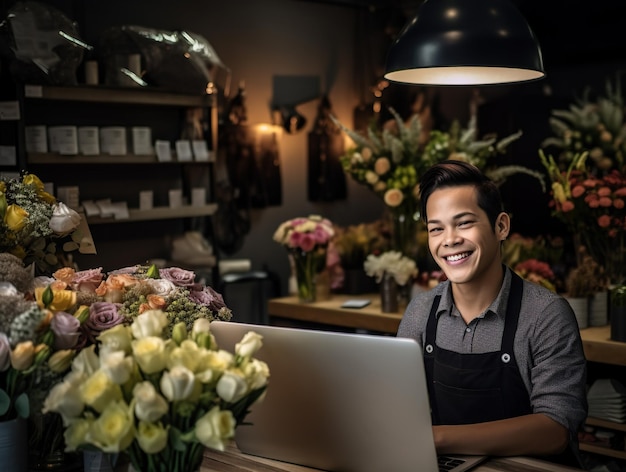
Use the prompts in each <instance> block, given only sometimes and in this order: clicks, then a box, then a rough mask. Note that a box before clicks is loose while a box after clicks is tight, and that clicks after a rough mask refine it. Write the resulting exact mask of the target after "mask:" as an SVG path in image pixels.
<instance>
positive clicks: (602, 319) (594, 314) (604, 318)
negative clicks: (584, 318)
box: [589, 291, 609, 326]
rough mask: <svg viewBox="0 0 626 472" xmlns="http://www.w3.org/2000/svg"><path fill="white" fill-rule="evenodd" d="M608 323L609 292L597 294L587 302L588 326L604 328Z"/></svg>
mask: <svg viewBox="0 0 626 472" xmlns="http://www.w3.org/2000/svg"><path fill="white" fill-rule="evenodd" d="M608 322H609V292H608V291H604V292H598V293H596V294H594V295H593V296H592V297H591V299H590V300H589V326H606V325H607V324H608Z"/></svg>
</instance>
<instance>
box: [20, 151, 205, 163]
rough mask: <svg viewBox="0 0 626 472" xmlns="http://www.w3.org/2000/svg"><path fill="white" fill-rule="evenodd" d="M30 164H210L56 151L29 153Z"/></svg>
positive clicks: (138, 156)
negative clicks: (65, 153)
mask: <svg viewBox="0 0 626 472" xmlns="http://www.w3.org/2000/svg"><path fill="white" fill-rule="evenodd" d="M26 159H27V161H28V163H29V164H37V165H59V164H61V165H74V164H164V165H171V164H177V165H189V164H209V163H211V162H213V160H208V161H177V160H176V158H175V156H172V160H171V161H159V160H158V159H157V157H156V154H147V155H136V154H126V155H124V156H111V155H108V154H98V155H94V156H84V155H82V154H77V155H74V156H70V155H61V154H56V153H29V154H27V156H26Z"/></svg>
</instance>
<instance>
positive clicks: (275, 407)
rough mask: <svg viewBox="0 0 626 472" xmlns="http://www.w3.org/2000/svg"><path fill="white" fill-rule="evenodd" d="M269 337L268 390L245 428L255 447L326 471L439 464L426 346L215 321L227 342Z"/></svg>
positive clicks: (251, 449) (240, 438)
mask: <svg viewBox="0 0 626 472" xmlns="http://www.w3.org/2000/svg"><path fill="white" fill-rule="evenodd" d="M250 330H252V331H255V332H257V333H259V334H261V335H262V336H263V347H262V348H261V350H260V351H258V352H257V354H256V355H255V356H256V357H258V358H259V359H262V360H264V361H265V362H267V363H268V365H269V368H270V383H269V386H268V389H267V393H266V397H265V398H264V400H263V401H262V402H261V403H257V404H255V405H253V407H252V412H251V413H250V414H249V415H248V417H247V418H246V422H249V423H252V424H251V425H242V426H239V427H238V428H237V433H236V442H237V445H238V447H239V449H240V450H241V451H242V452H244V453H247V454H253V455H257V456H262V457H267V458H271V459H277V460H281V461H285V462H291V463H294V464H300V465H306V466H309V467H316V468H320V469H323V470H333V471H346V472H370V471H371V472H380V471H383V470H384V471H387V470H389V471H394V472H403V471H407V472H409V471H410V472H434V471H437V470H438V468H437V457H436V453H435V447H434V443H433V438H432V427H431V419H430V406H429V402H428V393H427V388H426V381H425V374H424V364H423V361H422V353H421V349H420V347H419V345H418V344H417V343H416V342H415V341H414V340H410V339H401V338H395V337H385V336H374V335H362V334H346V333H336V332H327V331H315V330H304V329H294V328H282V327H274V326H260V325H249V324H243V323H234V322H219V321H214V322H213V323H212V324H211V331H212V333H213V334H214V336H215V338H216V340H217V343H218V345H219V346H220V347H221V348H224V349H228V350H232V349H233V347H234V344H235V343H236V342H238V341H239V340H240V339H241V338H242V337H243V335H244V334H245V333H246V332H248V331H250Z"/></svg>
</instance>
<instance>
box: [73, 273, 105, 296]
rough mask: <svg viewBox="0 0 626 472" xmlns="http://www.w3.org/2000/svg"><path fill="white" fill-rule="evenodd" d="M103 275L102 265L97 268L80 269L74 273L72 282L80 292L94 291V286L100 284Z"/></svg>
mask: <svg viewBox="0 0 626 472" xmlns="http://www.w3.org/2000/svg"><path fill="white" fill-rule="evenodd" d="M103 279H104V275H103V274H102V267H99V268H97V269H88V270H81V271H78V272H76V273H75V274H74V281H73V284H74V286H75V287H76V290H78V291H81V292H95V290H96V288H97V287H98V286H99V285H100V283H101V282H102V280H103Z"/></svg>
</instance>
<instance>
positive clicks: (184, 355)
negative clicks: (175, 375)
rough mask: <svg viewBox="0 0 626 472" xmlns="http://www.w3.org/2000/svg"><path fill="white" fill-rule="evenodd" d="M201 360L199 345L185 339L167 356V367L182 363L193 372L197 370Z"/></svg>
mask: <svg viewBox="0 0 626 472" xmlns="http://www.w3.org/2000/svg"><path fill="white" fill-rule="evenodd" d="M201 360H202V358H201V356H200V349H199V348H198V345H197V344H196V343H194V342H193V341H191V340H189V339H185V340H184V341H183V342H182V343H180V346H179V347H175V348H174V349H172V351H171V352H170V353H169V355H168V356H167V367H168V368H170V369H171V368H172V367H174V366H177V365H182V366H183V367H186V368H187V369H189V370H190V371H192V372H197V370H198V366H199V365H200V361H201Z"/></svg>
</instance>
